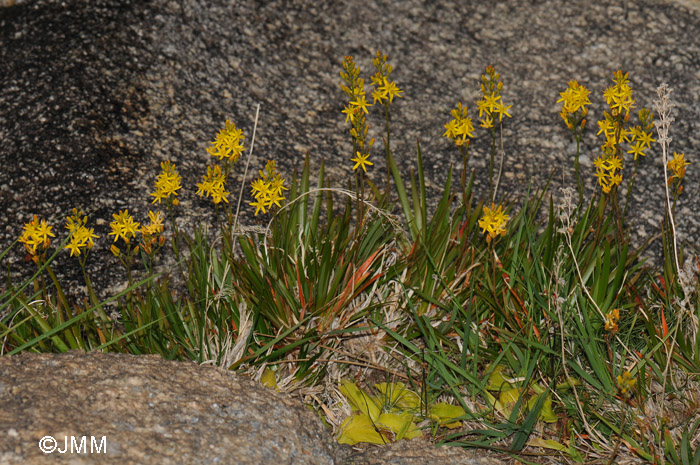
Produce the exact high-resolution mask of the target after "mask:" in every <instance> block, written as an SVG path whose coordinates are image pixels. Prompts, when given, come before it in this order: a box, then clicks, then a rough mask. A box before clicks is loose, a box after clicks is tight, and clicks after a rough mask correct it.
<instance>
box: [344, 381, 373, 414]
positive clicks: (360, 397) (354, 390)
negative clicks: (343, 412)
mask: <svg viewBox="0 0 700 465" xmlns="http://www.w3.org/2000/svg"><path fill="white" fill-rule="evenodd" d="M340 393H341V394H343V395H344V396H345V397H346V398H347V399H348V402H350V406H351V407H352V410H353V411H355V412H362V413H364V414H365V415H368V416H369V418H370V419H372V421H377V419H378V418H379V414H380V412H381V409H380V408H379V407H380V405H379V403H378V402H377V400H376V397H374V396H370V395H368V394H367V393H365V392H364V391H363V390H361V389H359V388H358V387H357V385H355V383H353V382H350V381H348V380H345V381H343V385H342V386H341V387H340Z"/></svg>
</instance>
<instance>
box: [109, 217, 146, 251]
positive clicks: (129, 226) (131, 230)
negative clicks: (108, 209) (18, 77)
mask: <svg viewBox="0 0 700 465" xmlns="http://www.w3.org/2000/svg"><path fill="white" fill-rule="evenodd" d="M112 217H113V218H114V221H112V222H111V223H110V224H109V226H110V227H111V228H112V232H111V233H109V235H110V236H114V242H117V240H118V239H119V238H120V237H121V238H122V239H123V240H124V242H126V243H127V244H129V243H130V242H131V239H132V238H133V237H134V236H136V232H137V231H138V230H139V226H140V224H139V223H138V222H136V221H134V219H133V218H132V217H131V215H130V214H129V210H123V211H120V212H119V213H118V214H117V213H114V214H112Z"/></svg>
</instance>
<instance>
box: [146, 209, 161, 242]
mask: <svg viewBox="0 0 700 465" xmlns="http://www.w3.org/2000/svg"><path fill="white" fill-rule="evenodd" d="M148 219H149V221H150V223H149V224H147V225H143V226H141V235H142V236H156V235H158V234H160V233H162V232H163V216H162V215H161V214H160V212H156V213H153V212H152V211H150V210H149V212H148Z"/></svg>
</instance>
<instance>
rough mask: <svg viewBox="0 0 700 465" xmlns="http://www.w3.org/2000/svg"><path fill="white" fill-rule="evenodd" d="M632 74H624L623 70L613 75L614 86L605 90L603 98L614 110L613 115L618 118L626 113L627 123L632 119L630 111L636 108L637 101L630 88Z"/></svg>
mask: <svg viewBox="0 0 700 465" xmlns="http://www.w3.org/2000/svg"><path fill="white" fill-rule="evenodd" d="M629 75H630V73H625V74H622V71H621V70H618V71H615V73H614V74H613V81H614V82H615V85H614V86H610V87H608V88H607V89H605V92H603V96H604V97H605V103H607V104H608V106H609V107H610V109H611V110H612V115H613V116H614V117H617V116H619V115H621V114H622V112H623V111H624V112H625V121H628V120H629V119H630V110H631V109H632V108H634V103H635V100H634V98H632V89H631V88H630V86H629Z"/></svg>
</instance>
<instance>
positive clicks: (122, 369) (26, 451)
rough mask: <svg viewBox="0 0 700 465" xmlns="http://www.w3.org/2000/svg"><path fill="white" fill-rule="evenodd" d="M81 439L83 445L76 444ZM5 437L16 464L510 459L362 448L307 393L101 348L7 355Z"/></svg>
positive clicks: (417, 445) (414, 464) (477, 462)
mask: <svg viewBox="0 0 700 465" xmlns="http://www.w3.org/2000/svg"><path fill="white" fill-rule="evenodd" d="M47 436H51V437H52V438H53V439H54V440H55V441H56V442H53V441H52V440H51V439H44V441H43V443H42V444H43V446H44V447H45V448H46V449H47V450H49V451H50V450H52V448H54V449H55V448H56V447H57V450H53V452H51V453H49V454H46V453H44V452H42V450H41V449H40V447H39V444H40V441H41V440H42V438H45V437H47ZM83 437H85V438H86V440H85V444H84V446H82V447H84V448H83V449H81V452H80V453H78V452H77V447H73V449H71V445H72V440H73V439H72V438H75V444H76V446H81V441H82V438H83ZM0 438H2V440H0V463H2V464H6V465H13V464H17V465H19V464H22V465H33V464H50V463H57V462H58V461H60V463H71V464H76V465H78V464H93V463H99V464H120V465H131V464H134V465H137V464H139V465H140V464H163V465H166V464H178V465H181V464H188V465H196V464H214V463H221V464H241V465H245V464H250V465H259V464H263V463H274V464H280V465H282V464H290V465H300V464H309V465H311V464H347V465H351V464H356V465H363V464H367V465H370V464H378V463H395V464H401V465H420V464H425V463H435V462H434V460H436V458H437V460H438V462H439V463H448V462H449V463H454V464H456V465H486V464H493V465H498V464H501V463H502V462H501V461H500V460H499V459H498V458H497V457H495V456H493V455H492V456H489V455H488V454H483V453H482V454H478V455H477V454H476V453H475V452H465V451H462V450H459V449H454V448H449V447H442V448H435V447H433V446H432V445H430V444H429V443H428V442H427V441H426V440H414V441H410V442H409V441H401V442H399V443H395V444H393V445H391V446H390V447H386V448H381V447H380V448H377V447H371V448H365V450H362V451H359V452H358V451H356V450H353V449H352V448H349V447H347V446H340V445H338V444H337V443H335V442H334V440H333V438H332V437H331V434H330V431H329V430H327V429H326V428H325V427H324V426H323V425H322V423H321V421H320V419H319V418H318V417H317V416H316V415H315V414H314V413H312V412H311V411H310V410H309V409H308V408H306V407H305V406H303V405H302V403H301V402H300V401H299V400H298V399H294V398H292V397H290V396H288V395H285V394H281V393H277V392H275V391H274V390H271V389H268V388H264V387H263V386H261V385H260V384H256V383H254V382H253V381H251V380H250V379H248V378H244V377H241V376H237V375H235V374H233V373H230V372H226V371H224V370H222V369H219V368H216V367H212V366H201V365H197V364H194V363H190V362H173V361H166V360H164V359H162V358H160V357H157V356H138V357H137V356H132V355H124V354H103V353H101V352H92V353H84V352H78V351H72V352H68V353H65V354H38V355H37V354H29V353H23V354H20V355H15V356H9V357H0ZM66 438H68V442H67V444H68V451H67V452H66V450H67V448H66ZM92 438H94V442H93V439H92ZM103 438H104V439H103ZM71 450H72V451H73V453H71ZM59 451H64V452H65V453H60V452H59ZM57 456H58V457H57ZM443 459H444V460H443Z"/></svg>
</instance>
